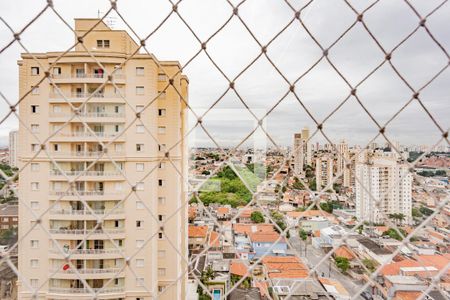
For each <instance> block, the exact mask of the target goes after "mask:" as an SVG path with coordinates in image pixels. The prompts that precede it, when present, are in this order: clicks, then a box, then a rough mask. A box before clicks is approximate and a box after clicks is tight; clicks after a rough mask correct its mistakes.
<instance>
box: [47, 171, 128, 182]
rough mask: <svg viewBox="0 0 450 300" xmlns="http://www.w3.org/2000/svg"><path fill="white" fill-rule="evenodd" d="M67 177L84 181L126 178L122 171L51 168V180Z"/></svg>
mask: <svg viewBox="0 0 450 300" xmlns="http://www.w3.org/2000/svg"><path fill="white" fill-rule="evenodd" d="M66 177H69V178H68V179H72V178H70V177H76V178H78V179H80V180H84V181H98V180H104V181H117V180H119V181H120V180H125V178H124V176H123V175H122V173H120V172H119V171H86V170H85V171H63V172H61V171H59V170H51V171H50V180H62V179H64V178H66Z"/></svg>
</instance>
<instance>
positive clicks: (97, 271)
mask: <svg viewBox="0 0 450 300" xmlns="http://www.w3.org/2000/svg"><path fill="white" fill-rule="evenodd" d="M120 270H121V269H119V268H104V269H76V272H78V273H79V274H106V273H118V272H120ZM50 272H51V273H55V272H58V273H64V274H76V272H75V269H70V268H69V269H67V270H63V269H62V267H61V268H58V269H53V270H52V269H51V270H50Z"/></svg>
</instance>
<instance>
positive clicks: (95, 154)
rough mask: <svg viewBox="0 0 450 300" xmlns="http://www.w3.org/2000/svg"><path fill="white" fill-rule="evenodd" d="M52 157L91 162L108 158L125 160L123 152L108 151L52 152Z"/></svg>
mask: <svg viewBox="0 0 450 300" xmlns="http://www.w3.org/2000/svg"><path fill="white" fill-rule="evenodd" d="M51 156H52V157H55V158H61V159H69V160H72V159H78V158H79V159H83V160H85V159H93V160H97V159H100V160H102V159H105V160H108V161H109V160H110V158H109V157H111V158H112V159H114V160H116V159H120V158H125V152H123V151H108V152H103V151H69V152H64V151H58V152H52V153H51Z"/></svg>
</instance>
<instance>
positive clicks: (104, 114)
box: [50, 112, 125, 118]
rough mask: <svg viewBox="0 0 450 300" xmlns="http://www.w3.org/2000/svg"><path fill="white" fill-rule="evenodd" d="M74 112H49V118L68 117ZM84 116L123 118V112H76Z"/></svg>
mask: <svg viewBox="0 0 450 300" xmlns="http://www.w3.org/2000/svg"><path fill="white" fill-rule="evenodd" d="M73 115H74V114H70V113H50V117H51V118H70V117H72V116H73ZM78 116H80V117H85V118H124V117H125V113H107V112H86V113H80V114H78Z"/></svg>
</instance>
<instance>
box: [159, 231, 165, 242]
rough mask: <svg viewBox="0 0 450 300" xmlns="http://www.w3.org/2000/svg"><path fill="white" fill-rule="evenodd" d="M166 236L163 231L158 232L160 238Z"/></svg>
mask: <svg viewBox="0 0 450 300" xmlns="http://www.w3.org/2000/svg"><path fill="white" fill-rule="evenodd" d="M163 238H164V234H163V233H162V231H160V232H158V239H160V240H162V239H163Z"/></svg>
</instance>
